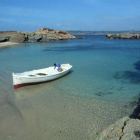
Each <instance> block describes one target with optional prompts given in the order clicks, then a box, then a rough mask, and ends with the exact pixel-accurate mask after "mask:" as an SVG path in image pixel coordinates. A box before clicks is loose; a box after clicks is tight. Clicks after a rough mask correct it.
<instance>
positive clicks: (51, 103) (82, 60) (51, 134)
mask: <svg viewBox="0 0 140 140" xmlns="http://www.w3.org/2000/svg"><path fill="white" fill-rule="evenodd" d="M84 37H85V39H82V40H66V41H57V42H47V43H30V44H19V45H15V46H9V47H6V48H0V96H1V98H0V104H1V107H0V114H3V115H0V121H1V123H2V126H3V128H1V131H3V134H2V135H1V137H2V138H7V139H12V138H13V139H14V138H21V137H22V138H23V139H33V138H36V139H38V138H41V139H43V138H49V139H66V138H67V139H75V138H76V139H88V138H89V136H90V135H92V132H94V131H99V130H101V129H103V128H104V127H106V126H108V125H109V124H111V123H112V122H114V121H115V120H117V119H119V118H120V117H123V116H125V115H130V114H131V113H132V112H133V109H134V106H131V103H132V102H134V101H137V100H138V97H139V93H140V71H139V70H138V69H136V63H137V62H139V61H140V40H113V39H105V36H103V35H98V36H97V35H96V36H95V35H92V36H89V35H87V36H84ZM55 62H60V63H70V64H71V65H72V66H73V68H72V71H71V72H70V73H69V74H68V75H66V76H65V77H62V78H60V79H58V80H55V81H52V82H47V83H41V84H37V85H29V86H26V87H22V88H19V89H16V90H14V89H13V83H12V72H15V73H16V72H17V73H18V72H24V71H30V70H33V69H40V68H45V67H49V66H52V65H53V64H54V63H55ZM138 64H139V63H137V65H138ZM55 105H56V106H55ZM104 105H105V106H104ZM62 106H63V107H62ZM95 106H96V107H95ZM103 106H104V107H105V108H108V109H106V112H104V110H105V108H103ZM117 106H118V107H117ZM124 106H125V107H126V106H127V108H125V107H124ZM130 106H131V107H130ZM66 107H68V108H67V110H64V108H66ZM109 107H110V108H109ZM94 109H95V110H97V111H96V113H95V112H94ZM65 111H66V112H65ZM56 112H57V113H56ZM77 112H79V113H77ZM101 112H102V113H103V112H104V113H103V114H104V117H103V114H102V113H101ZM69 113H70V114H69ZM9 114H10V115H9ZM7 115H9V116H10V117H8V116H7ZM88 115H89V116H88ZM35 116H36V117H35ZM52 116H55V118H54V119H53V117H52ZM68 116H69V117H68ZM6 117H7V119H6V120H5V118H6ZM62 118H63V119H62ZM87 118H89V119H87ZM97 118H98V120H97V121H95V119H97ZM80 119H81V120H80ZM85 119H86V121H85ZM64 120H65V121H64ZM79 120H80V121H79ZM101 120H102V122H101ZM47 121H48V122H47ZM94 121H95V122H94ZM13 122H14V123H13ZM19 122H20V123H19ZM50 122H51V123H50ZM80 122H82V123H83V126H81V124H80ZM19 124H20V125H19ZM28 124H29V125H28ZM60 124H61V125H60ZM9 125H10V126H9ZM85 125H87V126H85ZM97 125H98V126H97ZM95 126H96V127H95ZM30 127H33V128H34V129H33V130H31V129H30ZM81 127H83V129H80V128H81ZM10 128H14V129H13V130H12V131H11V129H10ZM18 129H19V130H20V133H17V130H18ZM63 131H64V132H65V133H64V134H63V135H62V133H63ZM34 132H38V133H36V134H34ZM47 132H48V133H47ZM83 132H84V133H83ZM75 133H76V134H75ZM81 134H83V135H81ZM73 135H75V137H74V136H73Z"/></svg>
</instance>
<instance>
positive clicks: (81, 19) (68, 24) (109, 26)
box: [0, 0, 140, 31]
mask: <svg viewBox="0 0 140 140" xmlns="http://www.w3.org/2000/svg"><path fill="white" fill-rule="evenodd" d="M44 27H46V28H50V29H54V30H81V31H121V30H122V31H126V30H137V31H140V0H0V31H7V30H15V31H36V30H38V29H40V28H44Z"/></svg>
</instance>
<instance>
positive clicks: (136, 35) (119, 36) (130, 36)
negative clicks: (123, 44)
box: [106, 33, 140, 39]
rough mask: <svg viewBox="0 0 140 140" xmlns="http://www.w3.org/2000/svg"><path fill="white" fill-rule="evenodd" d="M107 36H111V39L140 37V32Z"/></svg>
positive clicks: (107, 36)
mask: <svg viewBox="0 0 140 140" xmlns="http://www.w3.org/2000/svg"><path fill="white" fill-rule="evenodd" d="M106 38H109V39H140V34H131V33H124V34H106Z"/></svg>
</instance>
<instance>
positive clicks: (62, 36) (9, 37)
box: [0, 28, 76, 43]
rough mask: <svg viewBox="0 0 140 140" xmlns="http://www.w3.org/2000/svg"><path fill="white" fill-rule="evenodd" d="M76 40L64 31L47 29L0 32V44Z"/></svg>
mask: <svg viewBox="0 0 140 140" xmlns="http://www.w3.org/2000/svg"><path fill="white" fill-rule="evenodd" d="M67 39H76V37H75V36H73V35H70V34H69V33H68V32H66V31H56V30H53V29H49V28H41V29H39V30H37V31H35V32H27V31H0V42H1V43H2V42H16V43H24V42H48V41H56V40H67Z"/></svg>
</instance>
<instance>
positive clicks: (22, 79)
mask: <svg viewBox="0 0 140 140" xmlns="http://www.w3.org/2000/svg"><path fill="white" fill-rule="evenodd" d="M63 65H64V64H63ZM65 66H66V64H65ZM67 66H69V67H64V69H65V70H63V71H62V72H58V71H57V70H55V72H54V73H53V74H48V75H45V76H44V75H43V76H36V77H30V76H26V75H27V74H28V73H29V74H31V73H32V71H30V72H25V73H26V75H25V76H23V75H22V76H20V74H14V73H13V86H14V88H15V89H17V88H20V87H22V86H25V85H28V84H35V83H41V82H47V81H52V80H55V79H58V78H60V77H62V76H64V75H66V74H67V73H69V71H70V70H71V68H72V66H71V65H69V64H67ZM48 70H52V71H53V70H54V68H52V67H51V68H50V69H48ZM40 71H43V72H45V69H42V70H40ZM40 71H39V70H38V71H37V70H36V73H37V72H40ZM46 72H47V70H46Z"/></svg>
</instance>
